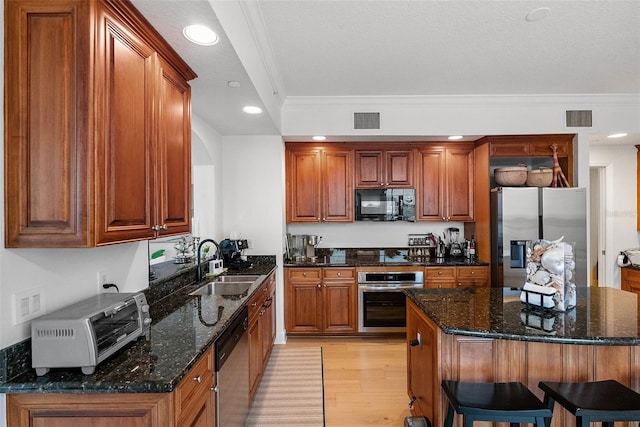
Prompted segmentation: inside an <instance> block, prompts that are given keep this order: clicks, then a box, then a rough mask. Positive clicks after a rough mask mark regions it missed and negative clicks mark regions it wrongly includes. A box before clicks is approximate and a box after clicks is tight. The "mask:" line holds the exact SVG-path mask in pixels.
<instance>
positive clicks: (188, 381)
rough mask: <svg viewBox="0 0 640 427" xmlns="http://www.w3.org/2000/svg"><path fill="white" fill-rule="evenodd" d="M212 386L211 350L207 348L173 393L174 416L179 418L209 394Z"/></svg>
mask: <svg viewBox="0 0 640 427" xmlns="http://www.w3.org/2000/svg"><path fill="white" fill-rule="evenodd" d="M212 386H213V350H212V349H211V348H209V350H207V351H206V353H205V354H204V355H203V356H202V357H201V358H200V360H199V361H198V362H197V363H196V364H195V366H194V367H193V368H191V370H190V371H189V372H188V373H187V375H186V376H185V377H184V378H183V379H182V381H180V384H178V387H176V391H175V404H176V415H177V416H179V415H180V413H181V412H182V411H184V410H185V408H187V407H188V406H189V405H190V404H191V403H192V402H193V401H197V400H198V397H199V396H201V395H202V394H203V393H209V392H210V389H211V387H212Z"/></svg>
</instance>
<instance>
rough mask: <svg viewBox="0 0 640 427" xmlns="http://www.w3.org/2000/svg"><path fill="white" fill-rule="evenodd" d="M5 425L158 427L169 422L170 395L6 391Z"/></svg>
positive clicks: (170, 410) (18, 426)
mask: <svg viewBox="0 0 640 427" xmlns="http://www.w3.org/2000/svg"><path fill="white" fill-rule="evenodd" d="M6 399H7V425H10V426H12V427H36V426H42V427H45V426H46V427H49V426H64V427H67V426H69V425H82V426H91V427H113V426H122V427H125V426H126V427H129V426H134V427H138V426H139V427H161V426H171V425H173V419H172V409H171V394H169V393H166V394H154V393H138V394H135V395H131V394H118V393H109V394H96V395H92V394H64V393H62V394H9V395H7V397H6Z"/></svg>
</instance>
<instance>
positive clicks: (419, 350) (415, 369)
mask: <svg viewBox="0 0 640 427" xmlns="http://www.w3.org/2000/svg"><path fill="white" fill-rule="evenodd" d="M437 352H438V349H437V331H436V330H435V329H434V327H433V326H432V325H431V324H430V323H427V322H426V321H425V320H424V319H423V318H422V317H421V315H420V314H419V312H418V310H417V309H416V308H415V306H414V305H413V303H410V302H407V389H408V394H409V398H410V399H412V400H413V399H415V401H414V405H413V410H412V414H414V415H422V416H426V417H427V418H429V419H430V420H433V419H435V415H436V412H437V402H436V399H437V396H439V393H438V391H437V390H436V389H437V388H438V387H440V379H439V378H438V368H437V357H436V355H437V354H438V353H437Z"/></svg>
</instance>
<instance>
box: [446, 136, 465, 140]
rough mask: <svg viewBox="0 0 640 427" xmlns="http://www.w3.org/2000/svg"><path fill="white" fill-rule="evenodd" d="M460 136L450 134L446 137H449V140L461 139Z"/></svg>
mask: <svg viewBox="0 0 640 427" xmlns="http://www.w3.org/2000/svg"><path fill="white" fill-rule="evenodd" d="M462 138H463V136H462V135H451V136H450V137H449V138H447V139H450V140H452V141H455V140H457V139H462Z"/></svg>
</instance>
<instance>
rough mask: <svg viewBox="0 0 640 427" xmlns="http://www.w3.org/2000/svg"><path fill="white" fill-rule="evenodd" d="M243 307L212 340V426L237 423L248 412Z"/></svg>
mask: <svg viewBox="0 0 640 427" xmlns="http://www.w3.org/2000/svg"><path fill="white" fill-rule="evenodd" d="M248 326H249V316H248V310H247V307H245V308H243V309H242V311H241V312H240V314H239V315H238V316H237V317H236V318H235V319H234V320H233V321H232V323H231V324H230V325H229V326H228V327H227V329H225V331H224V332H223V333H222V334H221V335H220V336H219V337H218V339H217V340H216V342H215V370H216V384H217V385H216V388H215V390H216V394H217V396H216V426H217V427H241V426H243V425H244V422H245V420H246V418H247V415H248V414H249V375H248V374H247V369H248V366H249V335H248V334H247V328H248Z"/></svg>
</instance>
